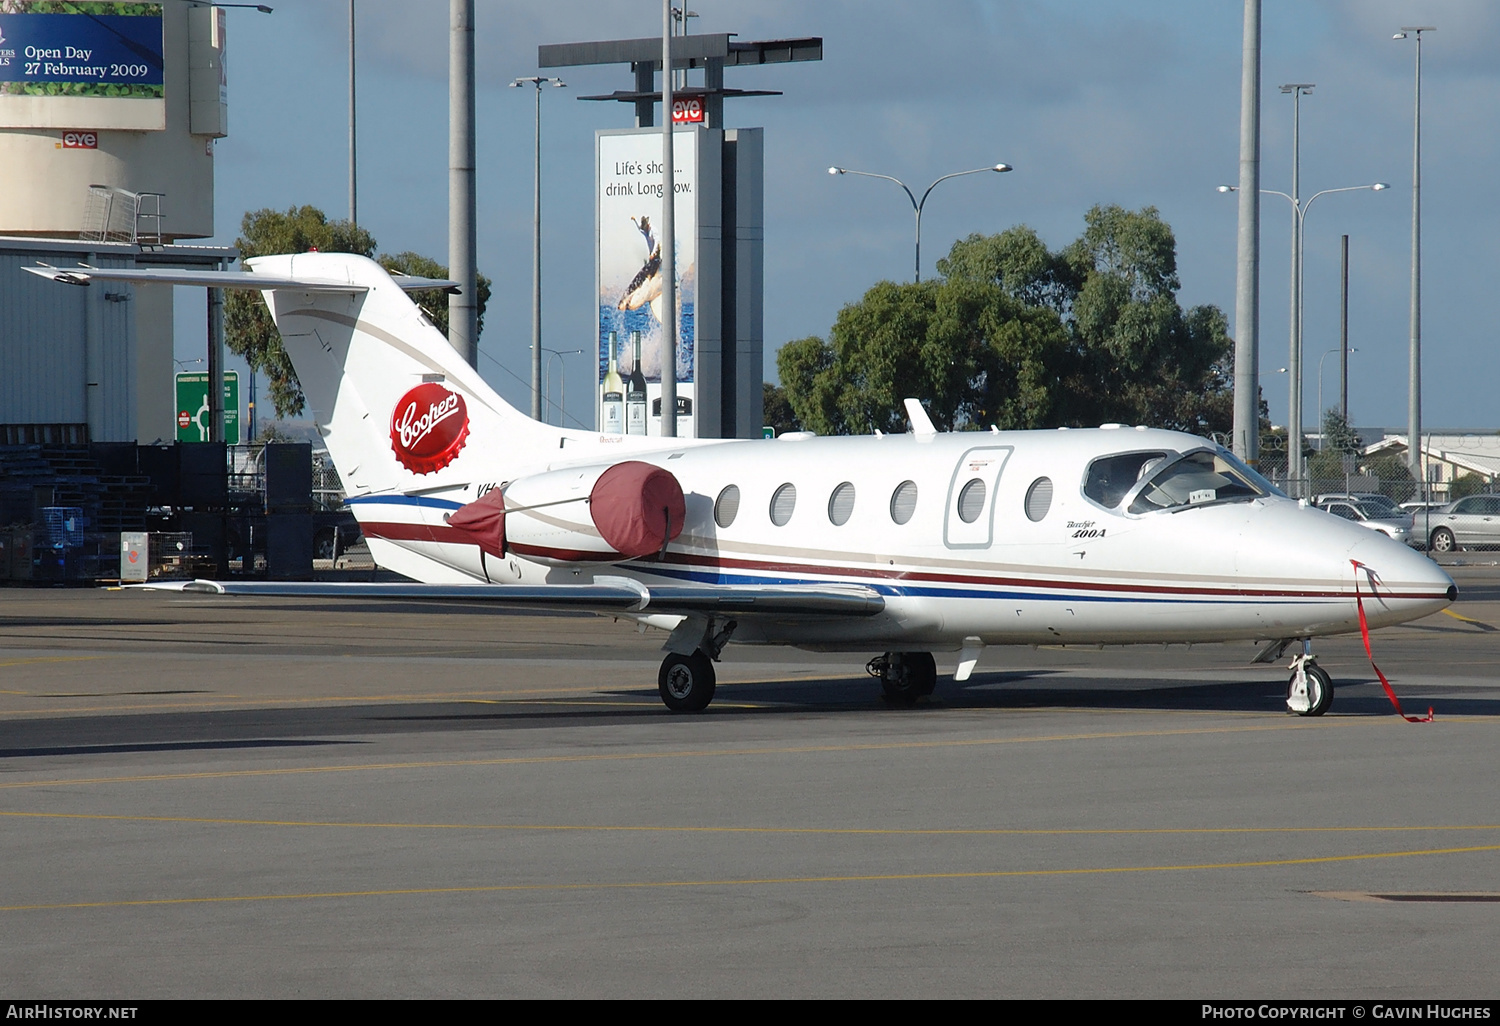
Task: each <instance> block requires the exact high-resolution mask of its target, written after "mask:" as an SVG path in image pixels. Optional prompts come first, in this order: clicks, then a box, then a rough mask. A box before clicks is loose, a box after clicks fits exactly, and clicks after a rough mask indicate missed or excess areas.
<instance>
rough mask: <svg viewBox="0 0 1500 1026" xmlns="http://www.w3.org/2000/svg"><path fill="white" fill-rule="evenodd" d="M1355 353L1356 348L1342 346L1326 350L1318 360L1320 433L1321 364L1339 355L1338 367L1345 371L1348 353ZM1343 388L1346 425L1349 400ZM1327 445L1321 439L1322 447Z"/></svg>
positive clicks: (1347, 364)
mask: <svg viewBox="0 0 1500 1026" xmlns="http://www.w3.org/2000/svg"><path fill="white" fill-rule="evenodd" d="M1357 352H1359V349H1358V348H1357V347H1356V348H1352V349H1351V348H1346V347H1344V346H1339V347H1338V348H1337V349H1330V350H1328V352H1326V353H1324V354H1323V356H1322V358H1321V359H1319V360H1318V427H1319V430H1320V431H1321V430H1322V418H1323V364H1324V363H1325V362H1327V360H1328V358H1329V357H1330V356H1332V355H1333V354H1334V353H1339V354H1340V356H1339V365H1340V367H1341V369H1342V370H1347V369H1348V367H1349V354H1350V353H1357ZM1340 378H1341V380H1342V374H1341V375H1340ZM1343 388H1344V402H1345V405H1346V409H1345V412H1344V423H1345V424H1347V423H1349V416H1348V410H1347V404H1348V400H1349V392H1348V385H1347V384H1344V385H1343ZM1327 444H1328V439H1326V438H1325V439H1323V445H1327ZM1322 447H1323V446H1319V448H1322Z"/></svg>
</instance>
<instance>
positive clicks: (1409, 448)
mask: <svg viewBox="0 0 1500 1026" xmlns="http://www.w3.org/2000/svg"><path fill="white" fill-rule="evenodd" d="M1435 31H1437V28H1436V26H1433V25H1412V26H1403V27H1402V29H1401V31H1400V32H1397V33H1396V35H1395V36H1394V37H1393V38H1395V39H1405V38H1407V36H1409V35H1414V36H1416V37H1417V69H1416V95H1415V101H1414V105H1413V106H1414V113H1413V115H1412V142H1411V357H1410V371H1409V373H1410V382H1409V384H1408V386H1407V387H1408V394H1407V411H1406V439H1407V441H1406V465H1407V467H1409V468H1410V469H1411V473H1412V476H1413V477H1416V478H1419V479H1421V480H1422V481H1423V487H1424V488H1425V487H1426V477H1425V475H1424V474H1423V473H1422V445H1421V441H1422V33H1423V32H1435Z"/></svg>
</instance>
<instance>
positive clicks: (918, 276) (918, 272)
mask: <svg viewBox="0 0 1500 1026" xmlns="http://www.w3.org/2000/svg"><path fill="white" fill-rule="evenodd" d="M1014 170H1015V168H1013V167H1011V166H1010V165H1009V164H994V165H992V166H990V167H976V168H974V169H973V170H972V171H955V172H953V173H952V174H949V175H944V176H943V177H941V178H939V179H938V180H937V181H936V182H933V183H932V184H931V185H929V186H928V187H927V191H926V192H924V193H922V198H921V199H920V200H918V199H917V197H916V196H915V195H914V194H913V193H912V191H911V190H910V189H908V188H907V187H906V183H905V182H903V181H902V180H901V179H899V178H892V177H891V176H890V175H877V174H874V173H872V172H870V171H854V170H851V169H849V168H847V167H831V168H829V169H828V173H829V174H831V175H859V176H861V177H863V178H883V179H885V180H886V181H887V182H895V183H896V184H897V185H899V186H901V191H902V192H904V193H906V198H907V199H909V200H910V201H911V208H912V210H913V211H914V212H915V213H916V215H917V245H916V269H915V280H916V281H921V280H922V208H923V207H925V206H927V197H928V196H930V195H932V190H933V189H936V188H937V187H938V185H939V183H941V182H946V181H947V180H948V179H950V178H960V177H962V176H964V175H977V174H981V173H983V172H985V171H995V172H999V173H1002V174H1003V173H1004V172H1006V171H1014Z"/></svg>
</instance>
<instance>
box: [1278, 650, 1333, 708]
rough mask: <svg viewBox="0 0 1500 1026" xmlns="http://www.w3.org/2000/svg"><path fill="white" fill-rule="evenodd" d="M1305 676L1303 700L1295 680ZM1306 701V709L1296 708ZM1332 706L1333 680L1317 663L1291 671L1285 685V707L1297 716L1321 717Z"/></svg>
mask: <svg viewBox="0 0 1500 1026" xmlns="http://www.w3.org/2000/svg"><path fill="white" fill-rule="evenodd" d="M1301 674H1305V675H1306V692H1305V695H1306V697H1305V699H1304V698H1303V696H1302V693H1301V692H1299V689H1298V686H1297V678H1298V676H1299V675H1301ZM1303 701H1306V703H1307V708H1306V709H1300V708H1298V706H1300V705H1301V704H1302V702H1303ZM1332 706H1333V678H1332V677H1330V676H1328V671H1327V670H1325V669H1323V667H1321V666H1319V665H1318V664H1317V663H1307V664H1306V665H1305V666H1304V667H1303V668H1302V669H1301V670H1293V671H1292V676H1291V679H1290V680H1288V681H1287V684H1286V707H1287V711H1288V712H1293V713H1296V714H1297V715H1298V716H1322V715H1323V714H1324V713H1326V712H1327V711H1328V710H1329V709H1330V708H1331V707H1332Z"/></svg>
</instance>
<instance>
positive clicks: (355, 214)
mask: <svg viewBox="0 0 1500 1026" xmlns="http://www.w3.org/2000/svg"><path fill="white" fill-rule="evenodd" d="M355 138H356V135H355V122H354V0H349V223H350V224H351V225H358V224H359V180H358V177H357V175H356V173H355V172H356V168H357V167H358V161H357V158H356V153H357V152H358V151H357V150H356V148H355V145H354V143H355Z"/></svg>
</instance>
